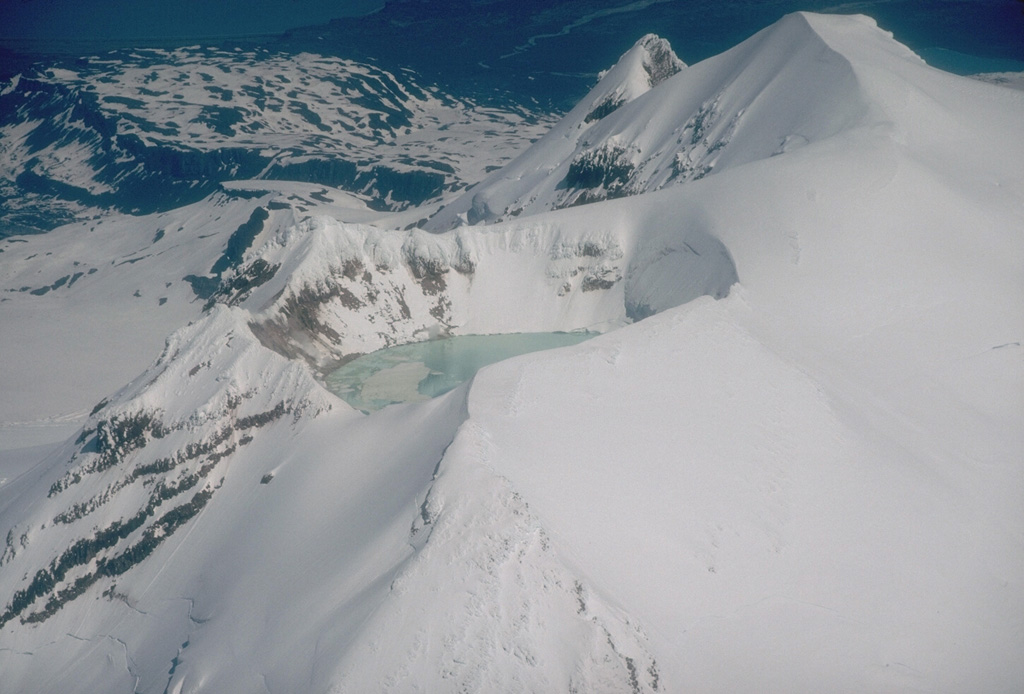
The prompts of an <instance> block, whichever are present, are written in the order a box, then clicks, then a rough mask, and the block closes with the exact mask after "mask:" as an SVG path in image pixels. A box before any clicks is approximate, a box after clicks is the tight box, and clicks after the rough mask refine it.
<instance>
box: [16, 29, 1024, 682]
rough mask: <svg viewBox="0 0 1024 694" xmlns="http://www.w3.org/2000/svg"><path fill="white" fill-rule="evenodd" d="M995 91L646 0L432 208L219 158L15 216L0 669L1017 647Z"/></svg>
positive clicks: (1017, 278)
mask: <svg viewBox="0 0 1024 694" xmlns="http://www.w3.org/2000/svg"><path fill="white" fill-rule="evenodd" d="M655 75H656V76H657V77H656V78H655ZM1022 115H1024V92H1021V91H1019V90H1014V89H1008V88H1006V87H1003V86H999V85H998V84H990V83H985V82H983V81H980V80H973V79H968V78H964V77H958V76H953V75H950V74H947V73H944V72H941V71H939V70H936V69H934V68H931V67H929V66H928V65H926V64H925V63H924V62H923V61H922V60H921V59H920V58H918V57H917V56H916V55H914V54H913V53H912V52H911V51H910V50H909V49H907V48H906V47H904V46H902V45H900V44H899V43H897V42H895V41H894V40H893V39H892V36H891V35H890V34H888V33H887V32H885V31H884V30H882V29H880V28H879V27H878V26H877V25H876V24H875V22H874V21H873V20H871V19H869V18H867V17H864V16H840V15H818V14H809V13H797V14H793V15H788V16H786V17H785V18H783V19H782V20H780V21H779V22H778V23H776V24H774V25H772V26H770V27H768V28H766V29H764V30H763V31H761V32H759V33H758V34H756V35H754V36H753V37H751V38H750V39H748V40H747V41H745V42H743V43H741V44H739V45H738V46H736V47H735V48H734V49H732V50H730V51H727V52H726V53H723V54H721V55H719V56H716V57H713V58H709V59H707V60H705V61H702V62H700V63H697V64H694V65H690V66H685V65H683V64H682V62H681V61H679V60H678V58H676V57H675V56H674V54H672V53H671V48H670V47H668V46H667V44H666V43H665V42H663V41H661V40H660V39H658V38H657V37H654V36H647V37H643V38H642V39H641V40H640V41H639V42H638V43H637V45H636V46H635V47H634V48H633V49H631V51H629V52H628V53H626V55H624V56H623V58H622V60H621V61H620V62H619V63H618V64H617V65H616V66H614V67H612V68H611V69H610V70H609V71H607V72H606V73H605V74H604V76H603V77H602V79H601V80H600V81H599V83H598V84H597V86H596V87H595V89H594V91H593V92H591V94H590V95H588V96H587V97H586V98H585V99H584V100H583V101H582V102H581V103H580V105H579V106H578V107H577V108H576V109H574V110H572V111H570V112H569V113H568V114H567V115H566V116H565V117H564V118H563V119H562V120H561V121H559V122H558V123H556V124H554V125H553V126H552V127H551V130H550V132H549V133H548V134H546V135H544V136H543V137H541V138H540V139H539V140H537V141H536V142H535V143H534V144H532V145H529V144H528V143H525V145H524V146H525V149H523V150H522V151H521V153H519V154H518V156H516V157H514V158H513V157H511V156H510V157H508V159H509V161H507V163H505V164H504V165H502V167H501V168H500V169H498V170H495V171H493V172H492V173H490V175H487V176H481V180H480V182H479V183H477V184H476V185H475V186H473V187H470V188H468V189H466V190H465V191H463V190H449V191H448V194H447V196H446V197H444V199H443V200H439V201H437V202H436V204H431V205H428V206H427V208H425V209H417V208H415V207H413V208H411V209H392V210H372V209H370V208H369V207H368V206H367V205H366V204H365V200H362V199H360V198H359V197H357V196H352V195H350V194H347V193H344V192H341V191H335V190H334V189H328V188H327V187H324V186H323V185H320V184H316V183H300V182H276V181H252V180H246V181H242V182H238V183H228V184H226V185H225V186H223V187H222V188H221V189H219V190H218V191H216V192H213V193H211V194H210V195H208V196H206V197H204V198H203V199H201V200H199V201H196V202H193V203H192V204H191V205H189V206H186V207H182V208H176V209H173V210H167V211H163V212H159V213H154V214H152V215H149V216H146V217H130V216H117V215H115V216H112V217H109V218H103V219H100V220H94V221H87V222H84V223H78V224H74V225H69V226H66V227H62V228H60V229H57V230H55V231H53V232H50V233H48V234H45V235H43V236H38V237H28V238H14V237H12V238H8V239H4V240H3V241H0V248H2V250H3V253H2V254H0V321H2V322H3V324H4V325H8V326H19V330H13V329H12V330H8V329H5V330H4V331H3V332H2V333H0V341H2V343H0V344H2V346H3V354H4V364H5V365H4V368H3V370H2V372H0V376H2V389H3V392H4V393H5V398H3V402H2V403H0V405H2V407H3V409H2V411H0V415H2V416H0V421H4V422H6V423H7V424H5V425H4V428H3V429H0V444H3V448H2V449H0V452H2V453H3V455H4V456H5V457H7V456H8V455H9V456H10V458H11V460H12V461H15V462H14V463H11V467H10V470H11V472H7V470H8V468H7V467H6V466H7V463H6V462H5V464H4V466H3V467H0V476H3V477H5V479H4V481H3V482H2V483H0V533H3V534H4V536H5V538H6V539H5V544H4V546H3V547H2V548H0V622H2V626H0V672H3V682H4V687H5V688H7V687H9V688H11V690H12V691H36V692H94V691H111V692H114V691H125V692H128V691H137V692H176V693H179V694H181V693H184V692H206V691H210V692H221V691H228V692H235V691H237V692H243V691H245V692H247V691H270V692H277V691H308V692H345V691H351V692H361V691H394V692H407V691H579V692H622V691H627V692H628V691H633V692H655V691H669V692H673V691H685V690H698V691H708V692H716V691H721V692H735V691H753V690H756V691H768V692H794V691H808V692H809V691H821V690H828V691H836V692H861V691H880V692H904V691H936V692H938V691H948V690H955V691H1014V690H1017V689H1020V688H1021V686H1022V685H1024V667H1022V666H1021V664H1020V662H1019V654H1020V652H1021V649H1022V647H1024V580H1022V577H1024V533H1022V530H1024V527H1022V519H1024V468H1022V466H1021V464H1020V462H1021V461H1020V452H1021V450H1024V427H1021V426H1020V424H1021V413H1022V412H1024V360H1022V358H1021V357H1022V351H1021V350H1022V341H1024V291H1022V290H1024V287H1022V279H1024V266H1022V264H1024V237H1022V236H1021V234H1020V229H1021V228H1024V224H1022V222H1024V170H1022V169H1021V165H1020V162H1021V161H1024V138H1022V137H1021V135H1022V134H1024V132H1022V130H1024V125H1022V124H1024V119H1022V118H1021V116H1022ZM504 151H508V150H504ZM597 152H605V153H606V154H607V156H606V155H597V154H592V153H597ZM588 153H590V154H588ZM467 166H473V167H477V166H479V165H478V164H472V165H469V164H467ZM467 170H469V169H467ZM472 170H476V171H479V170H480V169H479V168H476V169H472ZM572 172H575V178H574V176H573V175H570V174H571V173H572ZM567 178H568V179H569V180H568V181H567ZM240 193H244V195H243V194H240ZM442 205H443V206H442ZM257 208H259V209H261V210H263V211H264V214H265V215H266V216H265V218H262V217H261V219H263V221H262V223H261V226H260V227H259V229H258V230H257V231H256V233H255V235H254V236H253V237H252V238H251V239H245V240H246V241H247V243H244V244H241V245H242V246H244V248H241V250H238V252H237V253H228V251H229V250H230V248H231V247H232V246H231V238H232V237H234V238H235V239H236V246H237V244H239V243H241V242H240V241H238V239H240V238H241V235H239V236H235V235H234V234H235V232H236V231H237V230H239V229H243V227H244V225H245V224H247V220H251V219H253V214H254V210H256V209H257ZM101 222H102V224H101ZM90 227H93V228H94V230H93V231H90ZM243 235H244V234H243ZM236 250H237V248H236ZM228 255H230V258H229V260H228V261H225V265H226V266H224V267H222V268H221V269H220V270H219V271H217V272H215V271H214V266H215V263H217V261H218V258H220V257H223V256H228ZM111 261H113V262H111ZM119 263H120V264H119ZM93 269H95V272H93V271H92V270H93ZM77 273H81V274H80V275H79V274H77ZM185 275H193V276H194V277H196V278H202V279H203V280H204V281H203V282H198V284H197V282H196V281H193V282H191V283H189V282H186V281H184V280H183V279H182V278H183V277H184V276H185ZM73 277H74V278H75V279H74V280H72V278H73ZM62 278H67V279H62ZM197 286H201V287H205V288H206V289H207V290H208V292H207V293H205V294H204V295H203V296H200V295H199V294H198V293H197V291H196V287H197ZM23 289H24V291H23ZM44 289H45V290H46V291H43V290H44ZM136 294H138V296H136ZM164 299H165V301H161V300H164ZM578 329H589V330H596V331H599V332H602V333H604V334H602V335H599V336H597V337H595V338H594V339H591V340H589V341H587V342H585V343H581V344H578V345H574V346H569V347H563V348H560V349H557V350H551V351H546V352H539V353H534V354H530V355H524V356H520V357H517V358H514V359H510V360H507V361H503V362H500V363H498V364H494V365H492V366H489V367H486V368H484V369H481V370H480V371H479V372H478V373H477V374H476V376H475V377H474V378H473V379H472V380H471V381H469V382H467V383H465V384H463V385H461V386H460V387H458V388H456V389H455V390H453V391H451V392H449V393H447V394H445V395H443V396H441V397H438V398H436V399H433V400H430V401H427V402H422V403H408V404H399V405H394V406H391V407H386V408H384V409H382V410H380V411H378V412H374V413H372V414H370V415H364V414H362V413H360V412H358V411H356V410H354V409H353V408H351V407H350V406H348V405H347V404H346V403H344V402H343V401H342V400H340V399H339V398H337V397H335V396H333V395H332V394H330V393H329V392H328V391H327V390H326V389H325V388H324V386H323V384H322V382H323V378H324V375H325V374H326V373H328V372H329V371H330V370H331V369H333V368H334V367H336V366H337V365H338V364H339V363H344V362H345V361H346V360H349V359H351V358H353V357H354V356H356V355H359V354H364V353H367V352H370V351H373V350H375V349H378V348H380V347H384V346H389V345H394V344H403V343H408V342H414V341H418V340H424V339H428V338H431V337H436V336H438V335H465V334H493V333H507V332H538V331H556V330H563V331H569V330H578ZM40 383H43V384H45V385H44V386H39V385H38V384H40ZM32 426H35V427H37V428H38V429H40V430H43V431H51V432H52V434H51V435H50V436H49V437H46V436H45V435H42V434H40V435H39V436H38V437H36V438H33V437H32V436H31V435H30V433H31V432H30V433H24V432H25V431H26V430H28V429H31V427H32ZM26 443H30V444H38V445H24V444H26ZM33 456H38V457H36V458H35V459H32V458H33Z"/></svg>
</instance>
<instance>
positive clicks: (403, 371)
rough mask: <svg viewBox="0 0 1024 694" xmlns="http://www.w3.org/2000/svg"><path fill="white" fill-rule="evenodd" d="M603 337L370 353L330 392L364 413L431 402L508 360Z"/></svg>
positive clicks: (335, 380) (466, 342) (480, 339)
mask: <svg viewBox="0 0 1024 694" xmlns="http://www.w3.org/2000/svg"><path fill="white" fill-rule="evenodd" d="M597 334H598V333H591V332H572V333H509V334H503V335H459V336H456V337H449V338H446V339H443V340H429V341H427V342H416V343H413V344H408V345H400V346H398V347H389V348H387V349H382V350H378V351H376V352H372V353H370V354H365V355H363V356H361V357H357V358H355V359H353V360H352V361H350V362H348V363H347V364H345V365H344V366H342V367H341V368H339V369H337V370H336V371H334V372H333V373H331V374H330V375H328V376H327V388H328V389H329V390H330V391H331V392H332V393H334V394H335V395H337V396H338V397H340V398H342V399H343V400H345V401H346V402H347V403H348V404H350V405H352V407H355V408H356V409H358V410H363V411H364V412H372V411H374V410H379V409H380V408H382V407H385V406H387V405H392V404H394V403H399V402H417V401H421V400H429V399H430V398H433V397H437V396H438V395H441V394H442V393H447V392H448V391H449V390H451V389H452V388H454V387H455V386H457V385H459V384H460V383H462V382H464V381H467V380H469V379H470V378H472V377H473V374H475V373H476V372H477V371H478V370H479V369H481V368H483V367H485V366H487V365H488V364H494V363H496V362H499V361H502V360H504V359H509V358H511V357H515V356H518V355H520V354H528V353H529V352H539V351H541V350H545V349H554V348H555V347H565V346H567V345H575V344H578V343H580V342H583V341H584V340H588V339H590V338H592V337H595V336H596V335H597Z"/></svg>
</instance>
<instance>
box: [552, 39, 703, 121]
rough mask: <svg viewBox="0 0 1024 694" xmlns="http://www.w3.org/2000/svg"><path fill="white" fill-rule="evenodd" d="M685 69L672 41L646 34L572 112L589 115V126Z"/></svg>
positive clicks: (601, 75)
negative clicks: (670, 42) (673, 47)
mask: <svg viewBox="0 0 1024 694" xmlns="http://www.w3.org/2000/svg"><path fill="white" fill-rule="evenodd" d="M685 67H686V63H684V62H683V61H682V60H680V59H679V57H678V56H676V54H675V52H674V51H673V50H672V46H671V45H670V44H669V42H668V41H667V40H665V39H663V38H661V37H660V36H658V35H656V34H647V35H646V36H644V37H642V38H641V39H640V40H639V41H637V42H636V43H635V44H633V47H632V48H630V49H629V50H628V51H626V52H625V53H624V54H623V55H622V57H621V58H619V60H618V62H616V63H615V65H614V66H612V67H611V68H609V69H608V70H605V71H604V72H602V73H601V74H600V75H599V77H598V83H597V85H596V86H595V87H594V88H593V89H592V90H591V91H590V93H589V94H587V96H586V97H585V98H584V99H583V101H582V102H580V104H579V105H578V106H577V107H576V108H575V109H573V113H572V114H571V115H570V118H572V117H573V115H578V112H579V111H583V112H585V113H586V115H585V116H583V120H584V122H586V123H591V122H593V121H597V120H600V119H601V118H603V117H604V116H606V115H608V114H609V113H611V112H612V111H615V110H616V109H617V108H618V107H619V106H622V105H623V104H625V103H627V102H629V101H632V100H633V99H635V98H637V97H638V96H640V95H641V94H644V93H646V92H648V91H650V90H651V89H653V88H654V87H656V86H658V85H659V84H661V83H662V82H664V81H665V80H667V79H668V78H669V77H671V76H672V75H675V74H676V73H678V72H680V71H681V70H682V69H683V68H685Z"/></svg>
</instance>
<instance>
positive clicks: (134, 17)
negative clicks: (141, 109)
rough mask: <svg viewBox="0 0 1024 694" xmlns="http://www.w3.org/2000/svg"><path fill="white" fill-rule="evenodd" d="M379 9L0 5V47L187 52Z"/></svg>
mask: <svg viewBox="0 0 1024 694" xmlns="http://www.w3.org/2000/svg"><path fill="white" fill-rule="evenodd" d="M383 6H384V0H131V2H117V1H112V0H0V13H2V17H0V39H2V40H3V41H4V43H6V44H8V45H14V46H15V47H28V48H30V49H31V48H34V47H37V46H42V47H44V48H47V49H48V48H54V47H59V46H54V45H53V44H55V43H60V42H65V43H86V44H96V45H102V44H103V43H104V42H105V43H108V44H109V45H110V47H112V48H113V47H122V46H125V45H128V44H131V43H132V42H133V40H137V39H144V40H154V39H174V40H179V39H180V40H181V41H183V42H184V43H183V44H182V45H184V44H185V43H188V42H190V41H195V40H198V39H203V38H224V37H237V36H252V35H269V34H280V33H281V32H283V31H285V30H287V29H292V28H294V27H299V26H308V25H313V24H326V23H327V22H329V21H330V20H332V19H335V18H339V17H358V16H362V15H366V14H369V13H371V12H374V11H376V10H379V9H380V8H382V7H383ZM12 40H13V41H12Z"/></svg>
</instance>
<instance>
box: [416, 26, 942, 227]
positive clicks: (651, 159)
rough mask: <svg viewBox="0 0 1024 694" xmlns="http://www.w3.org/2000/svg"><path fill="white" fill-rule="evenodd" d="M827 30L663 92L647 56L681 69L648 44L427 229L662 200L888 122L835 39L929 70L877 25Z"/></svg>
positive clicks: (704, 67)
mask: <svg viewBox="0 0 1024 694" xmlns="http://www.w3.org/2000/svg"><path fill="white" fill-rule="evenodd" d="M832 19H833V18H829V20H828V21H827V22H825V23H822V22H815V21H811V20H810V19H808V15H804V14H794V15H790V16H788V17H786V18H784V19H783V20H781V21H779V22H778V23H777V24H775V25H773V26H771V27H769V28H767V29H765V30H763V31H761V32H759V33H758V34H756V35H755V36H753V37H751V38H750V39H748V40H747V41H745V42H743V43H742V44H740V45H739V46H737V47H736V48H734V49H732V50H730V51H728V52H726V53H723V54H722V55H720V56H716V57H714V58H710V59H708V60H706V61H703V62H702V63H699V64H697V65H694V66H691V67H689V68H686V69H685V70H682V72H681V74H678V75H677V76H675V77H671V78H670V79H667V80H663V81H658V82H655V81H651V82H647V81H645V79H644V78H643V76H642V75H644V74H646V72H645V70H644V69H642V67H641V64H644V65H646V63H645V62H644V60H647V61H648V62H650V61H652V60H653V58H649V57H645V56H650V55H651V53H649V52H648V51H652V50H653V51H655V53H656V54H657V55H659V56H662V58H661V59H660V60H658V61H656V62H657V63H658V64H661V65H664V66H665V68H664V69H660V70H659V71H658V72H659V74H664V75H672V74H674V73H676V72H679V69H680V68H681V64H680V63H678V61H676V60H675V59H674V56H671V54H670V53H668V52H669V51H670V49H669V48H668V46H667V45H666V44H665V43H664V41H661V40H655V39H653V38H652V37H646V38H645V39H643V40H642V41H641V42H640V43H639V44H637V46H636V47H634V48H633V49H632V50H631V51H630V52H629V53H627V54H626V55H625V56H623V58H622V60H621V61H620V62H619V63H618V64H617V65H616V66H615V67H614V68H612V70H610V71H609V72H608V73H607V75H606V76H605V78H604V79H603V80H602V81H601V82H600V83H599V84H598V85H597V87H595V89H594V91H593V92H591V94H590V95H588V96H587V98H586V99H585V100H584V101H583V103H581V105H580V106H579V107H577V108H576V109H574V110H573V111H572V112H571V113H570V114H569V115H568V116H566V118H565V119H563V120H562V121H561V122H560V123H559V124H558V125H557V126H555V128H553V129H552V131H551V132H550V133H549V134H548V135H546V136H545V137H544V138H543V139H541V140H540V141H538V142H537V143H536V144H535V145H534V146H533V147H531V148H530V149H529V150H528V151H527V152H525V153H523V154H522V155H521V156H520V157H518V158H517V159H516V160H515V161H513V162H512V163H510V164H509V165H508V166H506V167H505V168H504V169H502V170H500V171H497V172H495V173H494V174H492V175H491V176H490V177H489V178H487V179H486V180H485V181H483V182H482V183H481V184H479V185H478V186H475V187H473V188H472V189H470V190H469V191H467V192H466V193H464V194H463V195H462V196H461V197H460V198H458V199H457V200H456V201H454V202H453V203H451V204H450V205H448V206H447V207H445V208H443V209H442V210H440V211H439V212H438V213H436V214H435V215H434V216H433V217H431V219H430V220H429V222H428V224H427V228H430V229H435V230H440V229H447V228H450V227H452V226H456V225H460V224H476V223H479V222H481V221H486V222H492V221H495V220H500V219H503V218H508V217H514V216H517V215H521V214H532V213H536V212H538V211H542V210H549V209H554V208H562V207H569V206H573V205H579V204H583V203H588V202H594V201H597V200H603V199H607V198H616V197H623V196H627V195H635V194H638V193H642V192H645V191H651V190H657V189H660V188H663V187H665V186H671V185H678V184H681V183H685V182H688V181H692V180H697V179H700V178H703V177H705V176H708V175H710V174H713V173H715V172H718V171H723V170H725V169H728V168H730V167H733V166H737V165H740V164H745V163H749V162H752V161H757V160H760V159H765V158H768V157H770V156H774V155H778V154H782V153H784V152H787V151H791V150H793V149H795V148H798V147H802V146H805V145H807V144H809V143H813V142H817V141H820V140H824V139H827V138H829V137H831V136H833V135H835V134H836V133H839V132H842V131H844V130H846V129H848V128H850V127H853V126H857V125H869V124H871V123H876V122H880V121H883V120H884V114H881V113H878V112H877V111H873V110H872V109H871V108H870V106H869V104H871V103H872V99H871V95H868V94H865V93H864V91H863V88H862V85H861V84H860V83H859V82H858V78H857V76H856V75H855V72H854V69H853V67H852V66H851V64H850V60H849V59H848V57H847V56H846V55H845V54H844V53H843V52H842V51H841V50H836V49H835V48H833V47H832V45H831V43H830V39H829V37H830V36H832V35H839V34H842V33H845V32H847V31H848V29H846V28H844V27H843V26H841V25H842V24H843V22H846V23H851V22H852V23H853V32H854V33H855V34H856V35H857V39H856V40H857V41H858V43H859V45H867V46H870V47H871V48H870V49H868V50H867V51H863V52H862V54H860V55H858V56H857V58H858V60H861V59H864V60H867V61H868V62H869V63H879V62H882V63H886V64H888V62H891V61H892V60H893V59H895V60H899V61H909V62H912V63H914V64H916V65H921V64H922V61H921V60H920V59H919V58H917V57H916V56H915V55H914V54H913V53H911V52H910V51H909V50H907V49H906V48H905V47H903V46H901V45H900V44H897V43H895V42H894V41H892V38H891V35H890V34H888V33H886V32H883V31H881V30H879V29H878V28H877V27H876V26H875V25H874V23H873V22H871V20H867V19H866V18H864V19H843V18H840V19H839V20H838V21H832ZM871 51H878V52H880V54H881V55H880V56H879V55H876V56H872V55H871ZM881 56H884V58H883V57H881ZM637 85H641V88H640V89H637ZM648 85H649V86H648ZM643 87H647V88H643ZM651 87H653V88H651ZM638 92H641V93H638ZM620 95H621V96H620ZM627 97H628V98H627ZM627 102H628V103H627ZM613 105H616V106H619V107H618V108H612V106H613Z"/></svg>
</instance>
